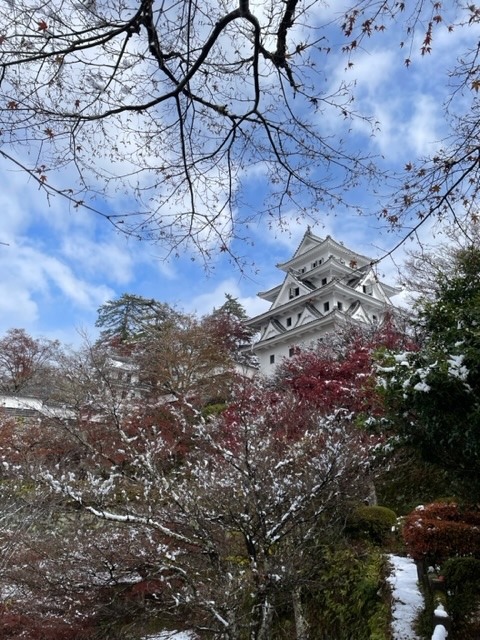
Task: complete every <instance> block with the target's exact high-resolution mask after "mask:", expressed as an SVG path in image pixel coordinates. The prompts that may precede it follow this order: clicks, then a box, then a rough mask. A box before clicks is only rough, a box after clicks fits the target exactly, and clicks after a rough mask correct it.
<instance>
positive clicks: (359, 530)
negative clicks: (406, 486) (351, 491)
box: [347, 506, 397, 544]
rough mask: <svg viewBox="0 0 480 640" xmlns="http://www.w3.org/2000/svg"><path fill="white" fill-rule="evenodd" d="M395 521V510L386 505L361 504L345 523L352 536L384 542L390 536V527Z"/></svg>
mask: <svg viewBox="0 0 480 640" xmlns="http://www.w3.org/2000/svg"><path fill="white" fill-rule="evenodd" d="M396 522H397V516H396V514H395V512H394V511H392V510H391V509H388V508H387V507H378V506H371V507H369V506H361V507H357V508H356V509H355V511H354V512H353V514H352V516H351V518H350V520H349V522H348V524H347V531H348V533H349V534H350V535H351V536H352V537H355V538H366V539H368V540H370V541H371V542H373V543H375V544H384V543H385V542H387V541H388V540H389V539H390V538H391V537H392V528H393V527H394V526H395V524H396Z"/></svg>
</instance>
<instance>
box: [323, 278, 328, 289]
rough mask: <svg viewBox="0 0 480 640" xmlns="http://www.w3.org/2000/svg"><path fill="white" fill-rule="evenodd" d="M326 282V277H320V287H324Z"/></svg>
mask: <svg viewBox="0 0 480 640" xmlns="http://www.w3.org/2000/svg"><path fill="white" fill-rule="evenodd" d="M326 284H327V279H326V278H322V287H324V286H325V285H326Z"/></svg>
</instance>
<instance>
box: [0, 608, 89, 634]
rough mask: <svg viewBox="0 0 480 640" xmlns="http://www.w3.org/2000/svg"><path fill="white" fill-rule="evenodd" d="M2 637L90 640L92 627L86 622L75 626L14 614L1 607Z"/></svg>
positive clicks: (0, 627)
mask: <svg viewBox="0 0 480 640" xmlns="http://www.w3.org/2000/svg"><path fill="white" fill-rule="evenodd" d="M0 637H1V638H5V640H7V639H8V638H12V639H13V638H22V639H23V640H88V639H89V638H91V637H92V627H91V626H90V625H89V624H88V622H87V621H86V620H82V621H81V622H79V623H78V625H75V624H70V623H68V622H65V621H63V620H52V619H47V618H43V617H40V616H36V615H35V616H34V615H25V614H21V613H17V612H13V611H10V610H9V607H8V605H0Z"/></svg>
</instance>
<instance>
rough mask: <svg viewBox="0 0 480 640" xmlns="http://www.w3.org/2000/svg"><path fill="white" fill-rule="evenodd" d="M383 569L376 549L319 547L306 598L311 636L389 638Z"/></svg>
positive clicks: (315, 639)
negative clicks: (308, 595)
mask: <svg viewBox="0 0 480 640" xmlns="http://www.w3.org/2000/svg"><path fill="white" fill-rule="evenodd" d="M385 570H386V566H385V558H384V556H383V555H382V554H381V553H379V552H377V551H375V550H373V551H372V550H369V551H365V550H364V549H360V550H355V549H354V548H352V547H341V546H340V545H338V546H337V547H336V548H334V547H329V548H326V549H324V550H322V551H321V556H320V557H319V558H318V575H317V576H316V578H315V583H314V585H315V587H314V589H312V591H311V594H310V600H309V602H308V612H309V619H310V621H311V640H332V638H335V639H336V640H337V639H338V640H340V638H352V639H353V638H355V640H387V639H388V638H390V633H389V622H390V619H389V605H388V599H387V598H388V596H387V593H383V592H382V585H383V584H384V577H385Z"/></svg>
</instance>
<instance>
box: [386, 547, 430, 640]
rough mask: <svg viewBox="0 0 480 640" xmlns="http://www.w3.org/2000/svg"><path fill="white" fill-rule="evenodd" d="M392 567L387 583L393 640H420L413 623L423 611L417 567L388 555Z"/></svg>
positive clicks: (403, 559) (401, 558)
mask: <svg viewBox="0 0 480 640" xmlns="http://www.w3.org/2000/svg"><path fill="white" fill-rule="evenodd" d="M388 561H389V563H390V566H391V567H392V571H391V573H390V576H389V577H388V578H387V582H388V584H389V585H390V589H391V592H392V600H393V604H392V633H393V640H420V638H419V636H418V635H417V634H416V633H415V631H414V623H415V620H416V618H417V616H418V614H419V613H420V612H421V611H422V610H423V607H424V602H423V596H422V594H421V592H420V589H419V587H418V580H417V567H416V566H415V563H414V561H413V560H412V559H411V558H403V557H401V556H395V555H389V556H388Z"/></svg>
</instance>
